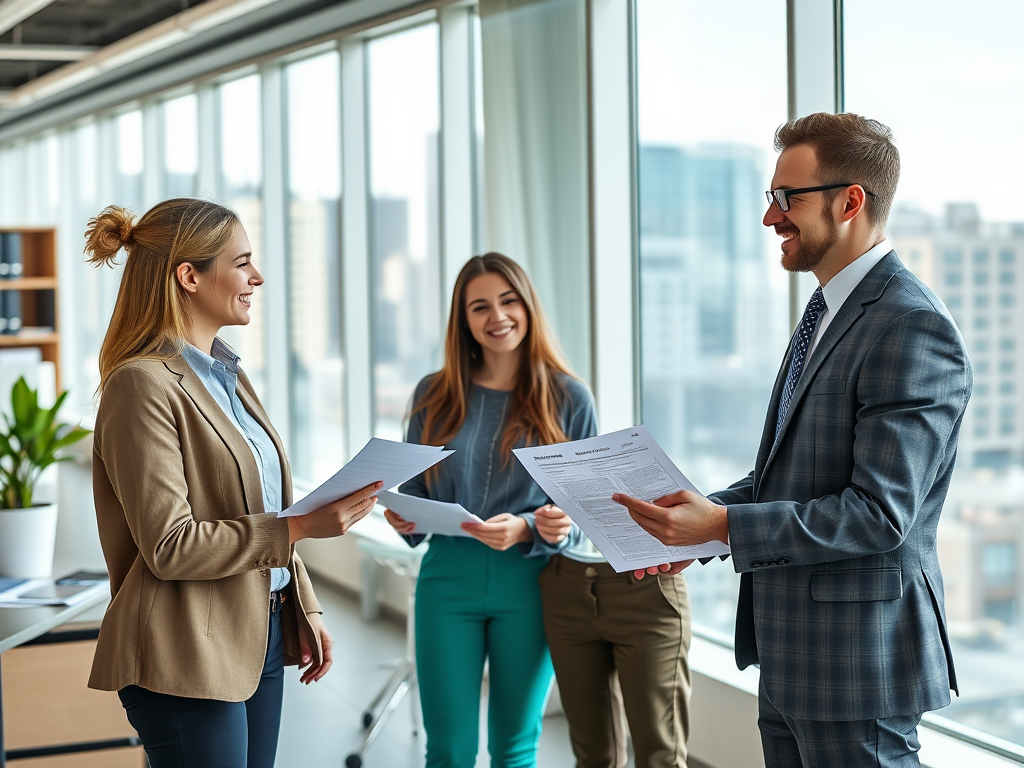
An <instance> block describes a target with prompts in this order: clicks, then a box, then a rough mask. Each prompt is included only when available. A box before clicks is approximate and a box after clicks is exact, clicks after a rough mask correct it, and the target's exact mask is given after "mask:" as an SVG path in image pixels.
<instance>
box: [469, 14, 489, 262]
mask: <svg viewBox="0 0 1024 768" xmlns="http://www.w3.org/2000/svg"><path fill="white" fill-rule="evenodd" d="M472 50H473V197H474V200H473V250H474V251H475V253H476V255H480V254H482V253H483V252H484V250H485V249H486V248H487V242H488V239H489V238H488V232H487V194H486V192H487V174H486V170H485V167H484V66H483V65H484V53H483V40H482V39H481V34H480V15H479V14H478V13H474V14H473V49H472Z"/></svg>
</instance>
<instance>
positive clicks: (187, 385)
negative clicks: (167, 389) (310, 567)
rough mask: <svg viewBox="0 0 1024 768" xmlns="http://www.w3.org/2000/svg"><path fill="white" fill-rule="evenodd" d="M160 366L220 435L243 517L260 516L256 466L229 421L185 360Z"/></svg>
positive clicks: (261, 492)
mask: <svg viewBox="0 0 1024 768" xmlns="http://www.w3.org/2000/svg"><path fill="white" fill-rule="evenodd" d="M164 365H166V366H167V369H168V370H169V371H171V373H174V374H176V375H177V376H178V384H179V385H180V386H181V388H182V389H183V390H185V393H186V394H187V395H188V396H189V399H191V400H192V402H193V404H195V406H196V409H197V410H198V411H199V412H200V413H201V414H203V417H204V418H205V419H206V420H207V421H208V422H209V423H210V426H211V427H213V429H214V430H215V431H216V432H217V434H218V435H220V438H221V440H223V441H224V444H225V445H226V446H227V448H228V450H229V451H230V452H231V455H232V456H233V457H234V459H235V463H236V464H237V465H238V473H239V476H240V477H241V479H242V488H243V489H244V491H245V506H246V512H247V514H250V515H253V514H258V513H260V512H263V511H264V509H263V486H262V484H261V483H260V471H259V468H258V467H257V466H256V459H255V458H254V457H253V455H252V450H250V448H249V444H248V443H247V442H246V441H245V438H244V437H242V433H241V432H239V431H238V429H236V428H235V425H234V424H232V423H231V419H229V418H228V415H227V414H226V413H224V410H223V409H222V408H221V407H220V406H219V405H218V404H217V401H216V400H214V399H213V395H211V394H210V390H208V389H207V388H206V385H205V384H203V382H202V380H201V379H200V378H199V376H197V375H196V372H195V371H193V370H192V366H190V365H189V364H188V362H187V361H186V360H185V358H183V357H181V356H180V355H179V356H178V357H176V358H174V359H173V360H168V361H165V363H164Z"/></svg>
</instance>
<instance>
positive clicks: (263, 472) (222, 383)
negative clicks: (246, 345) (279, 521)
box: [182, 338, 291, 592]
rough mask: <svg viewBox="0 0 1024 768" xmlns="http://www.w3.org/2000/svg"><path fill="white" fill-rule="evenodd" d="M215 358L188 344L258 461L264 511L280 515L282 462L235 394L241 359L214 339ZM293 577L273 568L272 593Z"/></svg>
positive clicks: (192, 360)
mask: <svg viewBox="0 0 1024 768" xmlns="http://www.w3.org/2000/svg"><path fill="white" fill-rule="evenodd" d="M210 351H211V352H212V353H213V355H212V356H211V355H208V354H206V353H205V352H203V351H202V350H200V349H198V348H196V347H194V346H192V345H191V344H186V345H185V348H184V349H183V350H182V357H184V358H185V361H186V362H187V363H188V364H189V367H191V368H192V370H193V371H195V373H196V375H197V376H198V377H199V380H200V381H202V382H203V384H204V385H206V388H207V389H208V390H209V392H210V394H211V395H212V396H213V399H214V400H216V401H217V405H219V406H220V408H221V410H222V411H224V413H225V415H227V417H228V418H229V419H231V423H232V424H234V425H235V429H237V430H238V431H239V433H241V435H242V437H244V438H245V442H246V443H247V444H248V445H249V449H250V450H251V451H252V455H253V458H255V459H256V467H257V468H258V469H259V471H260V485H261V486H262V490H263V509H264V511H266V512H272V513H273V514H277V513H278V512H280V511H281V495H282V488H283V486H284V483H283V481H282V478H281V459H280V457H279V456H278V455H277V448H276V447H275V446H274V441H273V440H271V439H270V435H268V434H267V431H266V430H265V429H263V427H261V426H260V424H259V422H258V421H256V419H254V418H253V417H252V414H250V413H249V412H248V411H247V410H245V406H244V405H242V401H241V400H240V399H239V398H238V393H237V391H236V389H237V386H238V361H239V359H240V358H239V357H238V355H236V354H235V351H234V350H233V349H231V347H229V346H228V345H227V344H225V343H224V342H223V341H221V340H220V339H217V338H215V339H214V340H213V349H212V350H210ZM290 580H291V574H290V573H288V569H287V568H271V569H270V591H271V592H276V591H278V590H280V589H284V588H285V587H286V586H288V582H289V581H290Z"/></svg>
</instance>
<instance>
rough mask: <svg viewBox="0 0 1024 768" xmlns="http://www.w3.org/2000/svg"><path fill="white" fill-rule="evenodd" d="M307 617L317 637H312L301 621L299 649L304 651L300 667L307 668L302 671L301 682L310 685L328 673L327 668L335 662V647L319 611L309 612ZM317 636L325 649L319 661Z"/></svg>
mask: <svg viewBox="0 0 1024 768" xmlns="http://www.w3.org/2000/svg"><path fill="white" fill-rule="evenodd" d="M306 618H307V619H309V623H310V624H311V625H312V627H313V632H314V634H315V635H316V637H310V636H309V635H308V634H307V630H306V629H305V628H304V626H303V624H302V622H299V650H300V651H301V652H302V661H301V663H300V665H299V669H304V670H305V671H304V672H303V673H302V677H300V678H299V682H300V683H305V684H306V685H309V684H310V683H315V682H316V681H317V680H319V679H320V678H321V677H323V676H324V675H326V674H327V670H329V669H330V668H331V665H332V664H334V654H333V653H332V651H331V649H332V648H333V647H334V638H332V637H331V633H330V632H328V631H327V627H326V626H324V620H323V619H322V618H321V617H320V614H319V613H307V614H306ZM317 637H319V639H320V648H321V649H322V650H323V655H322V658H321V659H320V660H319V662H318V661H317V659H316V658H315V657H316V653H315V652H314V649H315V648H316V646H317V642H316V641H317Z"/></svg>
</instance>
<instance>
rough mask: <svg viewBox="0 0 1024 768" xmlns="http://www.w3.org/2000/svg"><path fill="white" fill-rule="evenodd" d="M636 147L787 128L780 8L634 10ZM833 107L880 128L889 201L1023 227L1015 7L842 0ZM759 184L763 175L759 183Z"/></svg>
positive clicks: (763, 1) (754, 1) (957, 0)
mask: <svg viewBox="0 0 1024 768" xmlns="http://www.w3.org/2000/svg"><path fill="white" fill-rule="evenodd" d="M637 6H638V10H637V15H638V20H637V21H638V47H637V50H638V80H639V84H638V98H639V129H640V137H641V141H656V142H667V143H675V144H688V143H694V142H701V141H729V142H732V141H736V142H741V143H749V144H752V145H754V146H760V147H763V148H764V150H765V158H766V162H767V164H768V165H769V167H770V166H771V164H773V163H774V153H772V151H771V133H772V131H773V130H774V128H775V126H777V125H778V124H779V123H780V122H783V121H784V120H785V118H786V49H785V45H786V22H785V13H786V4H785V2H784V0H723V1H721V2H715V3H709V2H699V1H698V0H638V3H637ZM844 8H845V9H846V11H845V18H844V27H845V45H846V56H845V67H846V109H847V110H849V111H853V112H859V113H861V114H864V115H866V116H868V117H873V118H876V119H878V120H881V121H882V122H884V123H886V124H888V125H889V126H890V127H891V128H892V129H893V131H894V132H895V136H896V142H897V146H898V147H899V149H900V153H901V158H902V166H903V172H902V179H901V182H900V190H899V195H898V199H900V200H902V201H905V202H913V203H915V204H917V205H919V206H921V207H924V208H926V209H927V210H930V211H932V212H939V211H941V210H942V207H943V205H944V204H945V202H947V201H973V202H977V203H978V204H979V206H980V208H981V211H982V215H983V216H984V217H985V218H986V219H989V220H994V221H1002V220H1014V221H1024V194H1021V193H1020V191H1019V190H1020V184H1021V180H1022V179H1024V2H1021V0H972V2H971V3H970V4H967V3H964V2H962V0H927V1H926V0H847V2H845V3H844ZM769 176H770V174H769Z"/></svg>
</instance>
